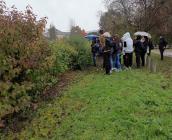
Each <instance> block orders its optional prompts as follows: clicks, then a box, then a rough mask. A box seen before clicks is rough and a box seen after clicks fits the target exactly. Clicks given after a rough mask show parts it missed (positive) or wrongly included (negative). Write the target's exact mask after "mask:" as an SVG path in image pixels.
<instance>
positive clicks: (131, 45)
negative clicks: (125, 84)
mask: <svg viewBox="0 0 172 140" xmlns="http://www.w3.org/2000/svg"><path fill="white" fill-rule="evenodd" d="M166 44H167V43H166V41H165V40H164V38H163V37H161V38H160V43H159V48H160V52H162V53H161V54H162V58H161V59H163V52H164V49H165V46H166ZM162 46H163V47H162ZM152 49H154V46H153V43H152V41H151V40H150V38H148V37H147V36H140V35H138V36H136V38H135V39H134V40H133V39H132V38H131V35H130V33H129V32H127V33H125V34H124V35H123V37H122V38H120V37H119V36H118V35H114V36H109V35H106V34H105V33H104V31H103V30H100V31H99V37H98V38H95V39H93V40H92V44H91V50H92V56H93V63H94V66H96V65H97V63H96V60H97V59H96V58H97V57H102V58H103V62H102V64H103V68H104V69H105V71H106V74H110V73H111V72H112V71H113V70H115V71H117V72H119V71H121V70H122V69H131V67H132V65H133V53H135V56H136V65H137V68H140V67H141V66H143V67H144V66H145V56H146V54H147V55H148V56H150V55H151V50H152ZM122 56H123V65H122V59H121V58H122Z"/></svg>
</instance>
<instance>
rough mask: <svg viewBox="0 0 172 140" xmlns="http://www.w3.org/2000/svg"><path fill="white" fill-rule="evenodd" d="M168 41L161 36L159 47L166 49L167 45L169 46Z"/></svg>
mask: <svg viewBox="0 0 172 140" xmlns="http://www.w3.org/2000/svg"><path fill="white" fill-rule="evenodd" d="M167 44H168V43H167V42H166V40H165V39H164V38H161V39H160V41H159V49H165V48H166V46H167Z"/></svg>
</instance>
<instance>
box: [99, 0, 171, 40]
mask: <svg viewBox="0 0 172 140" xmlns="http://www.w3.org/2000/svg"><path fill="white" fill-rule="evenodd" d="M105 5H106V8H107V11H106V12H103V13H102V14H101V17H100V22H99V25H100V27H101V28H102V29H104V30H106V31H110V32H111V33H112V34H116V33H117V34H123V33H125V32H126V31H130V32H136V31H138V30H139V31H146V32H150V33H151V34H152V35H153V37H154V39H157V38H158V37H159V36H160V35H163V36H166V37H167V38H170V36H171V35H172V9H171V7H172V1H171V0H105Z"/></svg>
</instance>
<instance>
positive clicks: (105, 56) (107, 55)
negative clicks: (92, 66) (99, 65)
mask: <svg viewBox="0 0 172 140" xmlns="http://www.w3.org/2000/svg"><path fill="white" fill-rule="evenodd" d="M103 63H104V64H103V65H104V68H105V71H106V74H110V70H111V62H110V52H106V53H104V54H103Z"/></svg>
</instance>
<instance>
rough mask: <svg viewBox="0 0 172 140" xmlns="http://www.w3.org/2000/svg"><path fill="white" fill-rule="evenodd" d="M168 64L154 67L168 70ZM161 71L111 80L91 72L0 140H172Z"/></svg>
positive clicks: (169, 93)
mask: <svg viewBox="0 0 172 140" xmlns="http://www.w3.org/2000/svg"><path fill="white" fill-rule="evenodd" d="M155 57H156V56H155ZM156 59H157V58H156ZM157 60H158V59H157ZM167 60H168V62H167V61H166V62H165V63H162V62H159V63H160V64H159V65H158V66H160V67H161V66H164V67H166V69H168V68H171V65H170V64H172V63H171V62H172V61H171V60H169V59H167ZM166 64H168V65H166ZM167 67H168V68H167ZM163 70H165V68H161V71H160V72H159V73H156V74H151V73H149V72H147V71H145V70H132V71H124V72H120V73H113V74H112V75H111V76H106V75H104V74H102V72H100V71H99V72H98V71H96V70H92V71H90V72H89V73H87V74H85V75H84V77H83V78H80V79H79V80H77V82H75V83H73V84H72V85H71V86H70V87H69V88H68V89H67V90H66V91H64V94H63V96H62V97H61V98H58V99H54V101H51V102H49V104H44V105H42V106H41V107H40V108H39V109H38V111H37V112H36V114H35V117H34V119H33V120H32V121H31V122H30V123H29V124H28V125H27V126H26V128H24V129H23V130H22V131H21V132H19V133H16V134H14V133H9V134H8V136H6V137H1V139H14V138H17V139H19V140H20V139H21V140H25V139H26V140H28V139H29V140H30V139H31V140H49V139H52V140H171V139H172V84H171V78H167V77H166V74H165V76H164V74H162V73H164V72H163ZM161 72H162V73H161ZM169 75H170V74H169Z"/></svg>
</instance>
